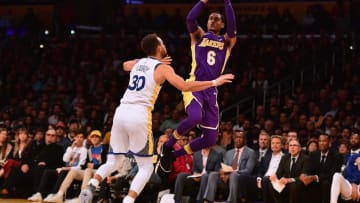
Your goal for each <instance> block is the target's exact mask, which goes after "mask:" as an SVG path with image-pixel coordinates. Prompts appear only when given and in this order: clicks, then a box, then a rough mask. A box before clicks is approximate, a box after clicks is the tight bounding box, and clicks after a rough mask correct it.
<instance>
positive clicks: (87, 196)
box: [79, 184, 96, 203]
mask: <svg viewBox="0 0 360 203" xmlns="http://www.w3.org/2000/svg"><path fill="white" fill-rule="evenodd" d="M95 189H96V188H95V187H94V186H93V185H91V184H90V185H88V186H86V188H84V189H83V190H81V192H80V195H79V199H80V203H92V200H93V197H94V191H95Z"/></svg>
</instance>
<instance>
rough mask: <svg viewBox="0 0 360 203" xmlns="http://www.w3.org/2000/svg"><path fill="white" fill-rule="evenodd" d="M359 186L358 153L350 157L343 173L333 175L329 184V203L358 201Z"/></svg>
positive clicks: (359, 168) (359, 164)
mask: <svg viewBox="0 0 360 203" xmlns="http://www.w3.org/2000/svg"><path fill="white" fill-rule="evenodd" d="M359 184H360V153H358V154H354V155H352V156H351V157H350V158H349V160H348V163H347V165H346V167H345V170H344V173H343V174H341V173H335V174H334V176H333V179H332V183H331V194H330V203H337V202H338V197H339V195H340V194H341V199H344V200H354V201H358V200H359V199H360V193H359Z"/></svg>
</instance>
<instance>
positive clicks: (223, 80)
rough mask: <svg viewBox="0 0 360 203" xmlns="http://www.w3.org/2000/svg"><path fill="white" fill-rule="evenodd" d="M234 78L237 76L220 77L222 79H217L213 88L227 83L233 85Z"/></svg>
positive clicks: (225, 75)
mask: <svg viewBox="0 0 360 203" xmlns="http://www.w3.org/2000/svg"><path fill="white" fill-rule="evenodd" d="M234 78H235V76H234V75H233V74H224V75H220V77H218V78H216V80H213V86H220V85H223V84H225V83H231V82H232V80H233V79H234Z"/></svg>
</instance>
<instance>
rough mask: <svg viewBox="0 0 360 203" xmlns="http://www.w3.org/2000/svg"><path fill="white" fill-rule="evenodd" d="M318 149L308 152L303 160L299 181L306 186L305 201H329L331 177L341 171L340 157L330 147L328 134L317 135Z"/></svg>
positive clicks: (318, 202) (315, 202) (325, 202)
mask: <svg viewBox="0 0 360 203" xmlns="http://www.w3.org/2000/svg"><path fill="white" fill-rule="evenodd" d="M318 143H319V150H318V151H315V152H313V153H310V155H309V159H308V160H307V161H306V162H305V165H304V168H303V171H302V174H301V175H300V178H299V179H300V181H301V182H302V183H303V184H304V185H305V186H306V187H305V191H306V196H307V197H306V202H310V203H327V202H330V187H331V182H332V177H333V175H334V174H335V173H336V172H340V171H341V165H342V162H343V160H342V157H341V156H340V154H339V153H338V152H337V151H332V150H331V149H330V138H329V135H326V134H321V135H320V136H319V142H318Z"/></svg>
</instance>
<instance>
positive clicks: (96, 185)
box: [88, 178, 99, 187]
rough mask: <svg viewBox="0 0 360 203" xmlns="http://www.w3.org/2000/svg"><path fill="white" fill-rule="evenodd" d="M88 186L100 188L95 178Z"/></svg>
mask: <svg viewBox="0 0 360 203" xmlns="http://www.w3.org/2000/svg"><path fill="white" fill-rule="evenodd" d="M88 185H93V186H95V187H98V186H99V181H98V180H96V179H95V178H91V179H90V181H89V183H88Z"/></svg>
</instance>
